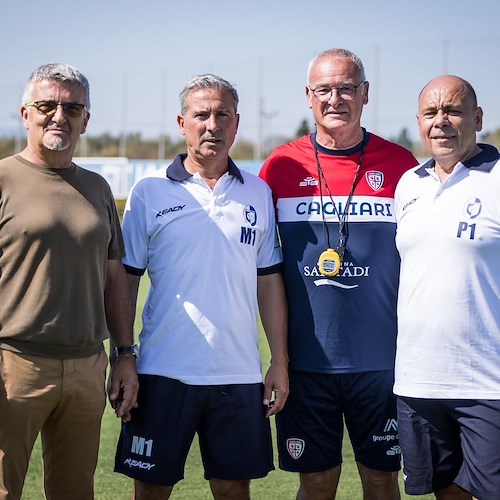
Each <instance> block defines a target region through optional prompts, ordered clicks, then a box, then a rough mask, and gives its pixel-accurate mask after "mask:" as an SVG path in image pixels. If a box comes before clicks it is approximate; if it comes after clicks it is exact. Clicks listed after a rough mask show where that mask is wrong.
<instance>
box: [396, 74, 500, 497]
mask: <svg viewBox="0 0 500 500" xmlns="http://www.w3.org/2000/svg"><path fill="white" fill-rule="evenodd" d="M417 118H418V124H419V127H420V135H421V138H422V142H423V144H424V145H425V146H426V148H427V150H428V152H429V154H430V155H431V156H432V159H431V160H429V161H428V162H426V163H424V164H423V165H420V166H418V167H416V168H414V169H413V170H411V171H409V172H407V173H406V174H404V175H403V177H402V178H401V180H400V182H399V184H398V187H397V189H396V199H395V209H396V219H397V223H398V229H397V237H396V244H397V247H398V250H399V252H400V254H401V277H400V287H399V303H398V316H399V320H398V341H397V351H396V375H395V386H394V392H395V393H396V394H397V395H398V396H399V398H398V423H399V435H400V443H401V447H402V451H403V459H404V469H405V474H406V491H407V493H409V494H412V495H419V494H425V493H430V492H432V491H433V492H435V494H436V498H438V499H470V498H471V495H473V496H474V497H476V498H479V499H481V500H493V499H496V500H498V498H500V166H499V162H498V160H499V158H500V155H499V152H498V151H497V150H496V149H495V148H494V147H492V146H489V145H487V144H477V143H476V132H479V131H480V130H481V128H482V118H483V111H482V109H481V108H480V107H478V105H477V98H476V94H475V92H474V89H473V88H472V87H471V85H470V84H469V83H468V82H466V81H465V80H463V79H461V78H458V77H456V76H449V75H448V76H441V77H438V78H436V79H434V80H432V81H431V82H430V83H429V84H427V85H426V86H425V87H424V89H423V90H422V92H421V94H420V97H419V103H418V114H417Z"/></svg>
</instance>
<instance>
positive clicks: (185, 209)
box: [123, 155, 281, 385]
mask: <svg viewBox="0 0 500 500" xmlns="http://www.w3.org/2000/svg"><path fill="white" fill-rule="evenodd" d="M185 157H186V155H179V156H178V157H177V158H176V159H175V160H174V162H173V163H172V164H171V165H170V166H169V167H168V168H167V169H166V170H165V169H162V170H160V171H158V172H156V173H154V174H152V175H150V176H147V177H145V178H143V179H141V180H140V181H138V182H137V183H136V184H135V186H134V187H133V188H132V191H131V193H130V195H129V198H128V200H127V204H126V208H125V213H124V217H123V235H124V240H125V248H126V253H127V256H126V257H125V259H124V260H123V262H124V264H125V265H126V267H127V271H128V272H129V273H131V274H137V275H141V274H142V273H144V271H145V270H146V269H147V271H148V274H149V277H150V279H151V288H150V292H149V296H148V299H147V302H146V304H145V307H144V312H143V317H142V320H143V329H142V331H141V333H140V343H141V350H140V357H139V361H138V372H139V373H142V374H152V375H162V376H166V377H170V378H174V379H177V380H180V381H182V382H184V383H187V384H192V385H215V384H229V383H230V384H238V383H257V382H261V381H262V369H261V362H260V355H259V349H258V332H257V315H258V308H257V274H258V273H261V274H269V273H273V272H277V271H278V270H279V267H280V262H281V252H280V249H279V245H278V242H277V237H276V227H275V215H274V208H273V203H272V198H271V191H270V189H269V187H268V186H267V185H266V184H265V182H264V181H262V180H261V179H259V178H258V177H257V176H255V175H252V174H249V173H247V172H244V171H240V170H239V169H238V168H237V167H236V165H235V164H234V163H233V162H232V161H231V160H229V171H228V172H226V173H225V174H224V175H223V176H222V177H221V178H220V179H219V180H218V182H217V184H216V185H215V187H214V189H213V190H212V189H211V188H210V187H209V186H208V185H207V184H206V182H205V181H204V180H203V179H202V178H201V177H200V175H199V174H195V175H191V174H189V173H188V172H187V171H186V170H185V168H184V164H183V160H184V158H185Z"/></svg>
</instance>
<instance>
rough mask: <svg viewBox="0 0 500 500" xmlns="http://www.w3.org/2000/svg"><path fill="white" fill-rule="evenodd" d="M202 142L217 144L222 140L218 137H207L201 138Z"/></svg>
mask: <svg viewBox="0 0 500 500" xmlns="http://www.w3.org/2000/svg"><path fill="white" fill-rule="evenodd" d="M203 142H208V143H209V144H218V143H219V142H222V141H221V140H220V139H217V138H216V137H208V138H207V139H203Z"/></svg>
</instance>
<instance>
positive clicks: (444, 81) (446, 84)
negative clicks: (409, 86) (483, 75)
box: [418, 75, 477, 108]
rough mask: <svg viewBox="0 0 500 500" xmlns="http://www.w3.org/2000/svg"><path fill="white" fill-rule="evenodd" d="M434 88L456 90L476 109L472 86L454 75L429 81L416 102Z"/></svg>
mask: <svg viewBox="0 0 500 500" xmlns="http://www.w3.org/2000/svg"><path fill="white" fill-rule="evenodd" d="M435 88H445V89H456V90H457V91H458V92H461V93H462V94H463V96H464V97H465V98H466V99H468V100H469V101H470V102H471V104H472V106H473V107H474V108H477V96H476V92H475V90H474V88H473V87H472V85H471V84H470V83H469V82H468V81H467V80H464V79H463V78H460V77H459V76H455V75H442V76H438V77H437V78H434V79H433V80H431V81H430V82H429V83H428V84H427V85H426V86H425V87H424V88H423V89H422V90H421V91H420V94H419V96H418V102H419V104H420V100H421V98H422V96H423V95H424V94H426V93H427V92H428V91H432V90H434V89H435Z"/></svg>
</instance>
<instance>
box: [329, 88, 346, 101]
mask: <svg viewBox="0 0 500 500" xmlns="http://www.w3.org/2000/svg"><path fill="white" fill-rule="evenodd" d="M339 101H340V102H342V101H343V99H342V97H340V94H339V90H338V89H336V88H335V87H334V88H332V89H331V93H330V97H329V98H328V100H327V101H326V102H327V103H328V104H333V103H336V102H339Z"/></svg>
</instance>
